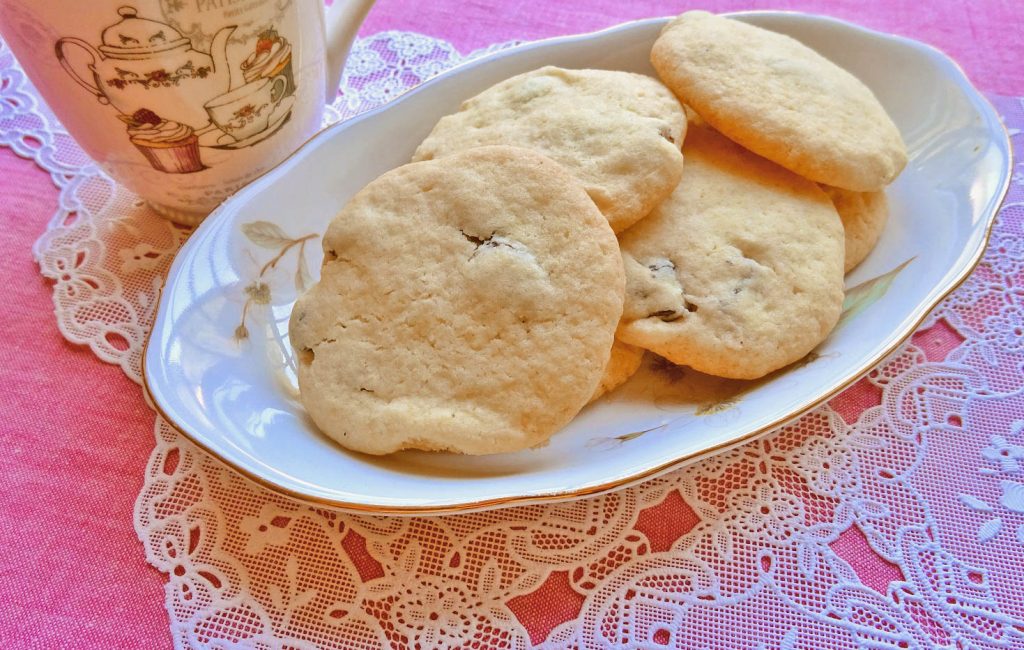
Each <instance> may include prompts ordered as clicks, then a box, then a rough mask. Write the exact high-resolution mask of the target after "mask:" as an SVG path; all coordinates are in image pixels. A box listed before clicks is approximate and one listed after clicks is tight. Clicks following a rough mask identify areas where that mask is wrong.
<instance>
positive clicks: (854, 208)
mask: <svg viewBox="0 0 1024 650" xmlns="http://www.w3.org/2000/svg"><path fill="white" fill-rule="evenodd" d="M821 189H823V190H825V193H826V194H828V196H829V198H830V199H832V204H833V205H835V206H836V211H837V212H839V218H840V219H842V220H843V230H844V232H845V233H846V266H845V269H844V272H846V273H849V272H850V271H852V270H853V268H854V267H856V266H857V265H858V264H860V263H861V262H863V261H864V258H865V257H867V256H868V254H869V253H870V252H871V250H872V249H873V248H874V247H875V244H877V243H878V238H879V237H881V236H882V231H883V230H885V223H886V222H887V221H888V220H889V202H888V201H887V200H886V198H885V192H851V191H849V190H841V189H839V188H838V187H828V186H827V185H823V186H822V188H821Z"/></svg>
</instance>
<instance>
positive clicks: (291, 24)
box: [0, 0, 373, 224]
mask: <svg viewBox="0 0 1024 650" xmlns="http://www.w3.org/2000/svg"><path fill="white" fill-rule="evenodd" d="M372 4H373V0H335V2H334V4H333V5H332V6H331V7H330V8H329V9H327V10H326V11H325V9H324V6H323V3H322V1H321V0H247V1H246V2H225V1H223V0H89V2H81V3H68V2H65V1H64V0H3V1H2V2H0V34H2V35H3V38H4V40H5V41H6V43H7V44H8V46H9V47H10V48H11V50H12V51H13V52H14V55H15V56H16V57H17V58H18V61H19V62H20V63H21V65H22V67H23V68H24V69H25V72H26V73H27V74H28V76H29V78H30V79H31V80H32V82H33V83H34V84H35V86H36V88H37V89H38V91H39V93H40V94H41V95H42V96H43V99H45V100H46V102H47V103H48V104H49V106H50V108H51V109H52V110H53V112H54V113H55V114H56V115H57V117H58V118H59V119H60V120H61V122H62V123H63V124H64V126H65V127H66V128H67V130H68V132H69V133H70V134H71V135H72V136H73V137H74V138H75V139H76V140H77V141H78V143H79V144H80V145H81V146H82V148H83V149H84V150H85V151H86V153H88V154H89V155H90V156H91V157H92V158H93V159H95V160H96V161H97V162H98V163H99V164H100V165H101V166H102V167H103V169H104V170H105V171H106V172H107V173H109V174H110V175H111V176H112V177H113V178H114V179H115V180H117V181H118V182H120V183H123V184H124V185H125V186H127V187H128V188H129V189H131V190H132V191H134V192H135V193H137V194H139V195H140V196H141V197H142V198H143V199H145V200H146V201H147V202H149V203H150V204H151V205H152V206H153V207H154V208H156V210H157V211H158V212H159V213H160V214H162V215H164V216H166V217H169V218H172V219H174V220H175V221H179V222H182V223H190V224H192V223H198V222H199V221H200V220H201V219H202V218H203V217H204V216H205V215H206V214H208V213H209V212H210V211H211V210H212V209H213V208H215V207H216V206H217V205H218V204H219V203H220V202H221V201H222V200H223V199H224V198H226V197H227V196H229V195H230V194H232V193H233V192H234V191H235V190H237V189H238V188H239V187H241V186H242V185H244V184H245V183H247V182H248V181H250V180H252V179H253V178H255V177H257V176H259V175H260V174H262V173H264V172H265V171H266V170H268V169H270V168H271V167H273V166H274V165H276V164H277V163H279V162H280V161H281V160H283V159H284V158H285V157H287V156H288V155H289V154H290V153H291V152H292V151H294V150H295V149H296V148H297V147H298V146H299V145H301V144H302V143H303V142H305V141H306V140H307V139H308V138H309V137H310V136H311V135H312V134H313V133H315V132H316V131H317V130H318V129H319V128H320V122H321V119H322V117H323V110H324V105H325V103H326V102H329V101H332V100H333V99H334V97H335V93H336V90H337V87H338V82H339V80H340V78H341V69H342V67H343V66H344V60H345V56H346V55H347V54H348V49H349V46H350V45H351V43H352V40H353V38H354V37H355V34H356V31H357V30H358V28H359V25H360V24H361V23H362V20H363V18H364V17H365V15H366V12H367V11H369V8H370V6H371V5H372Z"/></svg>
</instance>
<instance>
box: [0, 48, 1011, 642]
mask: <svg viewBox="0 0 1024 650" xmlns="http://www.w3.org/2000/svg"><path fill="white" fill-rule="evenodd" d="M460 59H461V57H460V55H459V53H458V52H457V51H456V50H455V49H454V48H453V47H451V46H450V45H449V44H447V43H445V42H442V41H438V40H435V39H431V38H428V37H425V36H422V35H418V34H412V33H404V32H386V33H381V34H378V35H376V36H374V37H371V38H368V39H364V40H362V41H360V42H358V43H357V44H356V46H355V48H354V49H353V52H352V56H351V59H350V61H349V64H348V67H347V70H346V75H345V78H344V80H343V87H342V95H341V96H340V98H339V100H338V102H337V103H336V104H335V107H334V108H333V109H332V110H331V111H330V114H329V116H328V120H329V121H333V120H337V119H341V118H344V117H347V116H350V115H353V114H355V113H358V112H360V111H362V110H366V109H367V108H370V107H372V106H376V105H379V104H380V103H382V102H385V101H388V100H390V99H392V98H394V97H395V96H396V95H398V94H399V93H401V92H403V91H404V90H407V89H408V88H410V87H411V86H413V85H415V84H417V83H419V82H421V81H422V80H424V79H426V78H427V77H429V76H431V75H433V74H435V73H437V72H438V71H440V70H443V69H445V68H447V67H449V66H451V65H453V64H454V63H456V62H457V61H459V60H460ZM0 75H2V80H3V83H2V86H0V124H2V125H3V129H2V130H0V139H2V144H4V145H6V146H9V147H11V148H13V150H14V151H16V152H17V153H18V154H19V155H22V156H24V157H28V158H32V159H34V160H35V161H36V163H37V164H38V165H39V166H40V167H41V168H42V169H44V170H46V171H47V172H49V173H50V174H51V177H52V178H53V181H54V183H55V184H56V185H57V187H58V188H59V189H60V204H59V209H58V211H57V212H56V214H55V215H54V216H53V218H52V220H51V221H50V223H49V224H48V226H47V230H46V232H45V233H44V234H43V235H42V237H41V238H40V239H39V241H38V242H37V244H36V247H35V251H34V252H35V255H36V259H37V260H38V262H39V266H40V270H41V272H42V273H43V275H44V276H46V277H47V278H49V279H51V280H53V281H54V283H55V284H54V289H53V299H54V305H55V307H56V316H57V321H58V324H59V326H60V329H61V332H62V333H63V334H64V336H65V337H66V338H67V339H68V340H70V341H72V342H75V343H79V344H82V345H88V346H89V347H90V348H91V349H92V350H93V351H94V352H95V353H96V354H97V356H99V357H100V358H101V359H103V360H104V361H107V362H109V363H114V364H118V365H120V366H121V368H123V369H124V371H125V373H126V374H127V375H128V376H129V377H131V378H132V379H134V380H135V381H139V378H140V368H139V363H140V354H141V350H142V344H143V340H144V337H145V333H146V330H147V328H148V327H149V326H150V323H151V321H152V319H153V315H154V313H153V312H154V308H155V301H156V297H157V292H158V288H159V286H160V283H161V279H162V276H163V273H164V272H165V270H166V268H167V266H168V264H169V263H170V260H171V258H172V256H173V255H174V252H175V251H176V250H177V248H178V246H179V245H180V244H181V242H182V241H183V240H184V239H185V238H186V237H187V236H188V231H187V230H185V229H182V228H179V227H176V226H174V225H171V224H169V223H168V222H166V221H163V220H161V219H159V218H156V217H155V216H154V215H153V214H152V213H151V212H150V211H149V210H148V208H146V207H145V206H144V205H142V204H141V202H139V201H137V199H136V197H134V196H133V195H131V194H130V193H128V192H126V191H124V190H123V189H121V188H119V187H118V186H117V185H116V184H114V183H113V182H112V181H110V180H109V179H108V178H107V177H105V176H104V175H103V174H102V173H101V172H100V171H99V170H98V169H97V168H96V167H95V166H93V165H92V164H91V163H90V162H89V160H88V159H87V158H86V157H85V156H84V155H83V154H82V152H81V151H80V150H79V149H78V148H77V146H75V144H74V142H73V141H71V140H70V138H69V137H68V136H67V134H66V133H65V132H64V131H63V129H62V128H61V127H60V125H59V124H58V123H57V121H56V120H55V119H54V118H53V116H52V115H51V114H50V113H49V111H48V110H47V109H46V108H45V107H44V106H42V105H41V104H40V103H39V101H38V100H37V99H36V97H37V96H36V94H35V92H34V90H32V88H31V87H30V85H29V84H28V82H27V80H26V79H25V78H24V75H23V74H22V73H21V71H20V68H18V66H17V64H16V62H15V61H14V60H13V58H12V57H11V55H10V52H9V51H8V50H6V49H0ZM999 107H1000V109H1001V110H1002V111H1003V112H1004V114H1005V116H1006V119H1007V121H1008V123H1009V124H1010V125H1011V126H1019V125H1021V124H1024V106H1022V104H1021V102H1020V100H1016V99H1014V100H1005V101H1001V102H1000V104H999ZM1013 134H1014V139H1015V141H1016V142H1015V144H1016V145H1018V146H1019V145H1020V144H1021V142H1020V141H1021V138H1020V137H1019V131H1017V130H1014V131H1013ZM1014 184H1015V185H1014V187H1013V189H1012V192H1011V197H1010V199H1009V200H1008V203H1007V205H1006V206H1005V207H1004V208H1003V210H1002V213H1001V215H1000V218H999V221H998V223H997V226H996V229H995V233H994V235H993V239H992V244H991V246H990V248H989V251H988V254H987V257H986V259H985V261H984V262H983V264H982V265H981V266H980V267H979V269H978V270H977V271H976V272H975V273H974V275H972V276H971V278H970V279H969V280H968V282H967V283H966V284H965V285H964V287H962V288H961V289H960V290H959V291H957V292H956V293H955V294H954V295H953V296H952V297H951V298H949V299H948V300H947V301H946V302H945V303H944V304H943V305H942V306H941V307H940V308H939V309H938V310H937V311H936V312H935V313H934V314H933V315H932V317H931V318H930V320H929V321H928V322H927V323H925V325H924V326H923V327H922V329H921V330H919V331H918V333H917V334H915V335H914V337H913V338H912V339H911V341H909V342H908V343H907V344H906V345H904V346H903V347H902V349H901V350H900V351H899V352H898V353H897V354H896V355H894V356H893V357H892V358H891V359H890V360H889V361H887V362H886V363H884V364H883V365H882V366H880V367H879V368H877V369H876V370H874V371H873V372H872V373H871V374H870V375H869V376H868V377H866V378H865V379H863V380H861V381H860V382H858V383H857V384H856V385H855V386H853V387H852V388H851V389H849V390H848V391H846V392H844V393H843V394H841V395H839V396H837V397H836V398H834V399H833V400H832V401H831V402H830V403H829V404H828V405H826V406H823V407H821V408H818V409H817V410H815V411H813V412H811V413H809V414H807V415H805V416H804V417H803V418H801V419H800V420H799V421H797V422H796V423H794V424H792V425H790V426H787V427H785V428H784V429H782V430H780V431H778V432H776V433H774V434H772V435H770V436H768V437H766V438H763V439H762V440H759V441H757V442H753V443H750V444H747V445H745V446H743V447H741V448H739V449H736V450H734V451H732V452H729V453H726V454H723V455H721V456H718V457H716V458H713V459H711V460H708V461H706V462H703V463H700V464H698V465H694V466H692V467H690V468H688V469H685V470H681V471H677V472H675V473H672V474H670V475H668V476H666V477H664V478H661V479H657V480H653V481H649V482H647V483H645V484H643V485H640V486H638V487H635V488H631V489H626V490H621V491H619V492H616V493H613V494H610V495H606V496H602V497H597V498H591V499H587V500H582V501H577V502H573V503H567V504H556V505H546V506H531V507H521V508H514V509H509V510H502V511H497V512H488V513H482V514H473V515H459V516H451V517H430V518H385V517H368V516H355V515H349V514H344V513H339V512H335V511H331V510H327V509H321V508H316V507H311V506H309V505H306V504H303V503H300V502H296V501H293V500H290V499H288V498H285V497H282V496H279V495H276V494H273V493H270V492H268V491H266V490H264V489H262V488H260V487H258V486H255V485H253V484H252V483H250V482H248V481H247V480H245V479H244V478H242V477H240V476H239V475H237V474H235V473H234V472H232V471H230V470H228V469H227V468H226V467H224V466H223V465H221V464H220V463H219V462H217V461H215V460H214V459H212V458H211V457H209V456H208V455H206V454H205V453H204V452H202V451H200V450H198V449H197V448H195V447H194V446H192V445H191V444H190V443H188V442H187V441H186V440H185V439H184V438H182V437H181V436H179V435H178V434H176V433H175V432H174V431H173V430H171V429H170V428H169V427H168V426H167V425H166V424H165V423H163V422H162V421H161V420H159V419H157V422H156V426H155V433H156V447H155V449H154V450H153V454H152V456H151V458H150V460H149V464H148V466H147V468H146V476H145V486H144V487H143V490H142V492H141V494H140V495H139V497H138V500H137V503H136V509H135V525H136V530H137V531H138V534H139V538H140V539H141V540H142V542H143V544H144V546H145V550H146V555H147V558H148V559H149V561H150V562H151V563H152V564H153V565H154V566H155V567H157V568H158V569H159V570H160V571H162V572H164V573H165V574H166V575H167V585H166V592H165V593H166V605H167V611H168V613H169V615H170V625H171V631H172V636H173V639H174V642H175V644H176V645H177V646H178V647H181V648H227V647H232V648H236V647H245V648H377V647H395V648H422V649H424V650H426V649H432V648H449V647H459V648H527V647H535V646H536V647H542V648H551V649H554V648H610V647H629V648H662V647H672V648H697V647H701V648H703V647H713V648H787V649H794V648H842V647H868V648H894V649H895V648H926V647H943V648H1024V569H1021V566H1022V558H1024V396H1022V387H1024V380H1022V377H1021V369H1022V363H1024V187H1022V186H1024V174H1022V173H1018V174H1017V175H1016V176H1015V177H1014Z"/></svg>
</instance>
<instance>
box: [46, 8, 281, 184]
mask: <svg viewBox="0 0 1024 650" xmlns="http://www.w3.org/2000/svg"><path fill="white" fill-rule="evenodd" d="M117 13H118V16H119V17H120V20H119V21H118V22H115V23H113V24H111V25H109V26H108V27H106V28H105V29H104V30H103V32H102V35H101V41H102V44H101V45H99V46H98V47H93V46H92V45H90V44H89V43H87V42H86V41H84V40H82V39H80V38H72V37H67V38H61V39H60V40H58V41H57V43H56V45H55V48H54V49H55V53H56V56H57V60H58V61H59V62H60V65H61V67H63V69H64V71H65V72H67V73H68V75H70V76H71V78H72V79H74V81H75V82H77V83H78V85H80V86H82V87H83V88H85V89H86V90H88V91H89V92H91V93H92V94H94V95H96V98H97V99H98V100H99V102H100V103H102V104H109V105H110V106H112V107H113V108H114V109H116V110H117V111H118V113H119V115H118V117H119V118H120V119H121V121H122V122H124V123H125V124H126V125H127V128H128V137H129V138H130V140H131V142H132V144H134V145H135V147H136V148H137V149H138V150H139V151H140V153H142V155H143V156H144V157H145V158H146V160H147V161H148V162H149V163H150V165H152V167H153V168H154V169H157V170H159V171H163V172H167V173H176V174H182V173H191V172H196V171H201V170H203V169H206V166H205V165H204V164H203V162H202V160H201V153H200V148H201V147H214V148H218V149H237V148H241V147H247V146H252V145H254V144H256V143H258V142H260V141H262V140H264V139H265V138H267V137H269V136H270V135H272V134H273V133H275V132H276V131H277V130H278V129H279V128H280V127H281V126H283V125H284V124H285V123H286V122H287V120H288V118H289V117H290V114H291V102H289V101H288V100H289V98H291V95H293V94H294V92H295V90H296V85H295V80H294V76H293V74H292V66H291V45H290V43H288V41H287V39H285V38H283V37H282V36H281V35H280V34H278V32H277V30H276V29H274V28H273V27H271V28H268V29H266V30H264V31H263V32H262V33H260V34H259V35H258V36H257V38H256V45H255V48H254V51H253V52H252V53H251V54H250V55H249V56H248V57H247V58H246V59H245V60H244V61H243V62H242V64H241V67H240V69H239V70H237V71H236V70H232V69H231V67H230V65H229V63H228V53H227V48H228V40H229V38H230V37H231V35H232V33H234V31H235V29H236V27H235V26H233V25H232V26H225V27H222V28H221V29H219V30H218V31H217V32H216V33H215V34H214V35H213V38H212V41H211V44H210V51H209V53H206V52H201V51H199V50H196V49H194V48H193V46H192V42H191V40H190V39H189V38H187V37H185V36H183V35H182V34H181V33H180V32H179V31H177V30H176V29H174V28H173V27H171V26H170V25H167V24H165V23H162V22H159V21H157V20H150V19H147V18H143V17H140V16H139V15H138V12H137V10H136V9H135V7H131V6H123V7H120V8H119V9H118V10H117ZM69 48H79V49H81V50H83V51H84V52H85V53H86V54H87V55H88V56H89V57H91V61H89V62H88V63H87V64H86V65H85V66H84V68H83V67H82V66H81V65H79V67H76V66H75V65H73V63H72V60H71V59H70V58H69V56H68V54H69V52H70V49H69ZM78 60H79V61H82V60H83V59H82V58H79V59H78ZM291 99H292V100H293V99H294V98H291Z"/></svg>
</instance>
